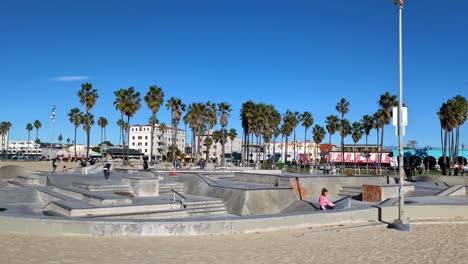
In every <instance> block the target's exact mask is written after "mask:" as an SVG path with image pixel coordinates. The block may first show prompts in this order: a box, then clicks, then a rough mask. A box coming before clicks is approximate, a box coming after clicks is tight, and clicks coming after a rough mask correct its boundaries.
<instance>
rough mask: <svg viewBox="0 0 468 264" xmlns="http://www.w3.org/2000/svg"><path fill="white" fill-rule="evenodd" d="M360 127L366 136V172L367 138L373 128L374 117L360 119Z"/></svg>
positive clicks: (367, 162) (367, 157) (367, 158)
mask: <svg viewBox="0 0 468 264" xmlns="http://www.w3.org/2000/svg"><path fill="white" fill-rule="evenodd" d="M361 125H362V129H363V130H364V134H365V135H366V164H367V165H366V166H367V170H369V148H368V143H367V138H368V136H369V134H370V132H371V130H372V129H373V128H374V117H372V116H370V115H365V116H363V117H362V119H361Z"/></svg>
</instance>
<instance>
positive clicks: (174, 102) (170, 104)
mask: <svg viewBox="0 0 468 264" xmlns="http://www.w3.org/2000/svg"><path fill="white" fill-rule="evenodd" d="M166 107H167V109H168V110H171V121H172V144H173V145H174V146H176V133H177V126H178V125H179V121H180V118H181V117H182V113H183V112H184V111H185V107H186V105H185V104H183V103H182V100H180V99H179V98H174V97H171V98H170V99H169V100H167V104H166ZM175 154H176V153H175V147H174V148H172V161H173V162H175Z"/></svg>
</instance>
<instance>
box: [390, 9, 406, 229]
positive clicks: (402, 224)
mask: <svg viewBox="0 0 468 264" xmlns="http://www.w3.org/2000/svg"><path fill="white" fill-rule="evenodd" d="M393 3H394V4H396V5H398V149H399V157H398V159H399V164H398V168H399V180H398V190H399V191H398V193H399V195H398V219H395V220H394V222H393V223H392V224H389V228H394V229H397V230H400V231H410V230H411V226H410V225H409V222H408V219H407V218H405V210H404V206H405V193H404V183H403V178H404V174H405V170H404V168H403V163H404V160H403V133H404V126H403V111H402V107H403V39H402V31H403V29H402V15H403V0H393Z"/></svg>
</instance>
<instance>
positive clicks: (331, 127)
mask: <svg viewBox="0 0 468 264" xmlns="http://www.w3.org/2000/svg"><path fill="white" fill-rule="evenodd" d="M339 122H340V119H339V118H338V116H336V115H330V116H327V117H326V121H325V123H326V124H327V125H326V128H327V131H328V135H329V139H328V144H329V147H330V149H329V150H328V153H329V154H330V152H331V151H332V150H333V147H332V145H331V137H332V135H333V134H335V133H336V131H337V130H338V128H339V127H340V124H339ZM329 157H330V158H331V155H329Z"/></svg>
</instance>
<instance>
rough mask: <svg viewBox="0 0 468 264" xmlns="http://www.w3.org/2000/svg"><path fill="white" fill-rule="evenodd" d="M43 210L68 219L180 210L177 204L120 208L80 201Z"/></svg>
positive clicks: (60, 201) (63, 202)
mask: <svg viewBox="0 0 468 264" xmlns="http://www.w3.org/2000/svg"><path fill="white" fill-rule="evenodd" d="M45 210H46V211H47V212H53V213H55V214H57V215H62V216H69V217H96V216H124V215H134V214H156V213H164V214H166V215H167V214H168V213H170V211H172V210H181V209H180V204H178V203H166V204H145V205H122V206H107V207H102V206H97V205H94V204H91V203H88V202H86V201H81V200H76V199H73V200H57V201H52V202H51V203H50V204H49V205H48V206H47V207H46V208H45Z"/></svg>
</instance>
